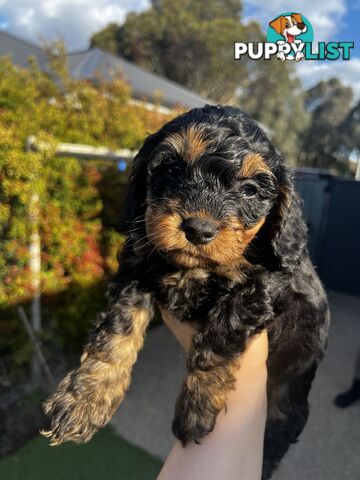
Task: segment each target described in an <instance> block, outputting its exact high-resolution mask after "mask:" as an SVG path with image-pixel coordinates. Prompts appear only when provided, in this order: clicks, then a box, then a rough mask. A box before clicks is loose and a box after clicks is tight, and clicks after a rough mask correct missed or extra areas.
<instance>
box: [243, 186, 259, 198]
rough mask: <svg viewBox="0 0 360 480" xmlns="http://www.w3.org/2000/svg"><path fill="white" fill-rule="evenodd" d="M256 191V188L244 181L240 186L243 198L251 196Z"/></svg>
mask: <svg viewBox="0 0 360 480" xmlns="http://www.w3.org/2000/svg"><path fill="white" fill-rule="evenodd" d="M257 192H258V190H257V188H256V187H255V185H253V184H251V183H245V184H244V185H242V186H241V188H240V193H241V195H242V196H243V197H244V198H252V197H254V196H255V195H256V194H257Z"/></svg>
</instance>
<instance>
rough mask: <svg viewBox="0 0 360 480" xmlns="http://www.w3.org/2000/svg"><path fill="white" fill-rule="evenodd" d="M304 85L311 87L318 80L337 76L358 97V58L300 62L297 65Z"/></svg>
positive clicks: (359, 93) (359, 73) (359, 61)
mask: <svg viewBox="0 0 360 480" xmlns="http://www.w3.org/2000/svg"><path fill="white" fill-rule="evenodd" d="M297 68H298V73H299V75H300V76H301V78H302V80H303V82H304V85H305V86H306V87H311V86H312V85H315V84H316V83H317V82H319V81H320V80H325V79H327V78H331V77H338V78H339V79H340V80H341V81H342V83H344V84H345V85H350V86H351V87H352V88H353V90H354V94H355V97H356V98H359V97H360V58H353V59H352V60H349V61H339V62H316V63H314V62H312V61H310V60H308V61H305V62H300V63H299V65H298V66H297Z"/></svg>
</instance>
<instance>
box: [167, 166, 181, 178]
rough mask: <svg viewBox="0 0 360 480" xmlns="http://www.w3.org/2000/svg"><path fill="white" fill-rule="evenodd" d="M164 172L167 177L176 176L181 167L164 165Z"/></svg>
mask: <svg viewBox="0 0 360 480" xmlns="http://www.w3.org/2000/svg"><path fill="white" fill-rule="evenodd" d="M164 171H165V173H166V174H167V175H172V176H176V175H179V174H180V173H181V167H180V166H179V165H171V164H169V165H164Z"/></svg>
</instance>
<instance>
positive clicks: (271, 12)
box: [247, 0, 346, 41]
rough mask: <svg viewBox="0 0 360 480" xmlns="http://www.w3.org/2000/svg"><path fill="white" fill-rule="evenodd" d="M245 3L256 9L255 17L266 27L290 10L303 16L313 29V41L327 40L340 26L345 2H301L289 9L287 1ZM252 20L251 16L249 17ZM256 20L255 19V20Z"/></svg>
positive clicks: (321, 0) (314, 0)
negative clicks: (277, 16) (272, 20)
mask: <svg viewBox="0 0 360 480" xmlns="http://www.w3.org/2000/svg"><path fill="white" fill-rule="evenodd" d="M247 3H248V4H249V5H251V6H253V7H256V15H258V16H259V17H260V19H261V21H262V22H263V23H264V24H265V25H266V24H267V23H268V22H269V21H270V20H271V19H272V18H274V17H275V16H276V15H279V14H280V13H282V12H287V11H289V10H291V9H292V8H293V9H294V11H296V12H298V13H302V14H304V15H305V16H306V17H307V18H308V19H309V20H310V22H311V24H312V26H313V27H314V32H315V41H323V40H329V39H331V37H333V36H334V34H336V33H337V32H338V31H339V30H340V27H341V25H342V23H341V22H342V19H343V17H344V15H345V13H346V1H345V0H303V1H302V2H298V4H297V5H296V6H295V7H291V6H290V3H289V1H288V0H272V1H271V2H264V1H263V0H247ZM251 17H252V18H254V16H253V15H251ZM257 18H258V17H257ZM255 19H256V18H255Z"/></svg>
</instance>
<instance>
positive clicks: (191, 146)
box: [164, 125, 209, 164]
mask: <svg viewBox="0 0 360 480" xmlns="http://www.w3.org/2000/svg"><path fill="white" fill-rule="evenodd" d="M164 143H165V144H167V145H171V146H172V147H173V148H174V149H175V151H176V152H177V153H178V155H180V156H181V157H182V159H183V160H184V162H186V163H188V164H192V163H194V162H195V161H196V160H197V159H198V158H199V157H201V155H203V153H204V152H205V150H206V147H207V145H208V144H209V139H207V138H206V133H205V130H204V128H203V127H202V126H200V125H192V126H190V127H187V128H186V129H184V130H182V131H181V132H179V133H173V134H171V135H169V136H168V137H167V138H165V140H164Z"/></svg>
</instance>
